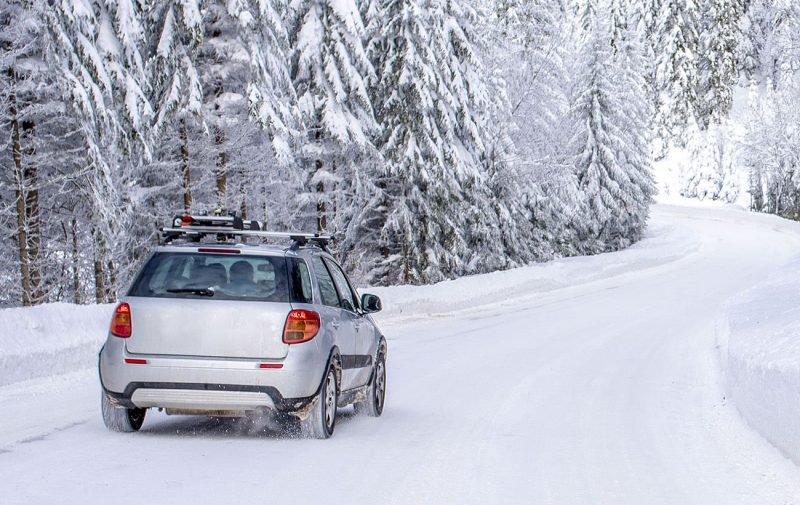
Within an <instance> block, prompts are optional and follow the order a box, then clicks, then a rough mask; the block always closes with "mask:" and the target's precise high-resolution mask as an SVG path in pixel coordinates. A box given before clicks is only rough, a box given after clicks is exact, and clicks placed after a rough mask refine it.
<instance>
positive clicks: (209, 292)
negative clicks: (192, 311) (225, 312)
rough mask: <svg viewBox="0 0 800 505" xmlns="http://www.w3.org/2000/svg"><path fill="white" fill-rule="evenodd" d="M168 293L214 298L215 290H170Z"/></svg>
mask: <svg viewBox="0 0 800 505" xmlns="http://www.w3.org/2000/svg"><path fill="white" fill-rule="evenodd" d="M167 293H191V294H193V295H199V296H214V290H213V289H211V288H180V289H168V290H167Z"/></svg>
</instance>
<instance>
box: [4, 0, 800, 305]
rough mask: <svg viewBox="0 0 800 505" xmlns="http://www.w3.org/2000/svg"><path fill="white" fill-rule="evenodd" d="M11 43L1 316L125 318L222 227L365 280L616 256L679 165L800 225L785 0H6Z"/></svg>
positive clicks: (692, 190)
mask: <svg viewBox="0 0 800 505" xmlns="http://www.w3.org/2000/svg"><path fill="white" fill-rule="evenodd" d="M0 47H2V49H1V50H0V132H2V135H1V136H0V231H1V232H2V238H3V239H2V240H0V306H18V305H35V304H41V303H45V302H56V301H63V302H70V303H78V304H86V303H95V302H96V303H104V302H111V301H114V300H115V299H116V297H117V296H118V295H120V294H121V293H122V292H123V291H124V290H125V289H126V288H127V286H128V284H129V283H130V277H131V275H132V274H133V272H135V271H136V269H137V268H138V266H139V265H140V264H141V261H143V260H144V259H145V258H146V257H147V255H148V254H149V252H150V250H151V249H152V248H153V247H154V246H155V245H156V244H157V243H158V238H159V233H158V227H159V226H163V225H164V224H166V223H167V222H168V220H169V219H170V218H171V217H172V216H174V215H176V214H180V213H184V212H193V213H201V212H204V211H213V210H214V209H217V208H224V209H227V210H228V211H231V212H236V213H238V214H240V215H241V216H244V217H247V218H249V219H258V220H262V221H264V222H266V223H267V226H268V228H270V229H271V230H275V231H286V230H298V231H321V232H325V233H329V234H331V235H332V236H333V237H334V241H333V245H332V252H333V253H334V254H335V255H336V256H337V257H338V258H340V259H341V260H342V262H343V265H344V266H345V268H347V269H348V270H349V272H350V273H351V274H352V275H353V277H354V278H355V279H357V281H358V282H359V283H360V284H361V285H396V284H428V283H435V282H438V281H441V280H445V279H451V278H455V277H460V276H464V275H470V274H476V273H484V272H490V271H495V270H500V269H509V268H513V267H516V266H521V265H525V264H529V263H532V262H540V261H547V260H550V259H553V258H557V257H564V256H574V255H587V254H597V253H602V252H608V251H615V250H619V249H622V248H625V247H628V246H629V245H631V244H633V243H635V242H636V241H638V240H639V239H641V238H642V236H643V233H644V232H645V229H646V223H647V218H648V209H649V207H650V205H651V204H652V202H653V199H654V196H655V191H656V185H655V182H654V178H653V167H654V163H659V162H663V161H664V160H669V159H670V156H671V155H673V154H674V153H675V152H685V153H688V154H687V156H689V159H690V160H691V162H690V163H689V166H690V169H689V170H688V172H687V173H685V174H683V176H682V177H683V181H684V182H685V183H684V185H683V187H682V188H681V192H682V194H684V195H685V196H689V197H695V196H697V197H703V198H711V199H720V200H731V198H730V197H731V195H735V194H738V193H742V192H746V193H748V194H749V195H750V197H751V200H750V201H751V204H750V205H751V208H752V210H755V211H764V212H771V213H775V214H779V215H782V216H784V217H789V218H794V219H800V173H798V172H797V170H796V168H797V167H798V164H800V110H798V107H797V103H800V101H799V100H800V81H798V79H797V77H796V74H797V71H798V70H799V69H800V5H798V4H797V3H795V2H793V1H792V0H640V1H635V0H535V1H531V0H227V1H212V0H163V1H155V0H49V1H45V0H0ZM737 95H747V96H748V99H747V104H746V106H745V107H744V108H745V109H746V111H745V113H744V114H743V115H742V116H741V117H736V118H732V114H731V110H732V107H733V105H734V101H735V98H736V96H737ZM732 132H735V133H736V134H735V135H734V133H732ZM742 173H744V174H746V179H747V184H746V186H744V187H741V186H740V185H737V184H736V182H735V181H736V180H737V177H738V176H737V174H742Z"/></svg>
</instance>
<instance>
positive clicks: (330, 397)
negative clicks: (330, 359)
mask: <svg viewBox="0 0 800 505" xmlns="http://www.w3.org/2000/svg"><path fill="white" fill-rule="evenodd" d="M338 400H339V394H338V389H337V385H336V369H335V368H334V367H333V365H330V366H329V367H328V371H327V373H326V374H325V380H324V382H323V383H322V388H320V392H319V396H318V397H317V399H316V404H315V405H314V408H313V410H312V411H311V415H309V416H308V418H307V419H306V420H305V421H303V427H304V431H305V432H306V433H307V434H308V435H309V436H310V437H313V438H330V436H331V435H333V429H334V427H335V426H336V403H337V402H338Z"/></svg>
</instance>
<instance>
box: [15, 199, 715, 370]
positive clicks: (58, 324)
mask: <svg viewBox="0 0 800 505" xmlns="http://www.w3.org/2000/svg"><path fill="white" fill-rule="evenodd" d="M668 212H669V211H668V210H666V213H668ZM665 221H667V222H668V221H669V220H668V219H664V217H663V216H662V214H661V213H656V215H654V217H653V219H652V221H651V224H650V229H649V231H648V234H647V237H646V238H645V239H644V240H642V241H641V242H639V243H638V244H636V245H634V246H633V247H631V248H629V249H627V250H625V251H621V252H616V253H610V254H601V255H598V256H592V257H577V258H566V259H560V260H556V261H551V262H548V263H541V264H536V265H532V266H528V267H524V268H517V269H514V270H508V271H504V272H494V273H490V274H484V275H476V276H472V277H464V278H461V279H456V280H453V281H446V282H442V283H439V284H435V285H432V286H396V287H390V288H370V289H362V290H361V291H362V292H364V291H369V292H371V293H375V294H377V295H379V296H380V297H381V298H382V299H383V307H384V310H383V312H381V313H379V314H377V317H376V319H377V320H378V323H379V324H381V325H389V324H396V323H401V322H402V321H404V320H407V319H409V318H419V317H428V316H430V315H433V314H443V313H448V312H453V311H457V310H464V309H472V308H475V307H482V306H486V305H492V304H496V303H502V302H503V301H504V300H506V299H509V298H514V299H519V298H520V297H521V296H525V295H535V294H537V293H543V292H547V291H552V290H556V289H560V288H564V287H568V286H574V285H578V284H583V283H586V282H590V281H593V280H598V279H603V278H609V277H614V276H617V275H622V274H625V273H627V272H630V271H636V270H642V269H644V268H649V267H654V266H658V265H661V264H664V263H668V262H671V261H674V260H676V259H679V258H682V257H684V256H686V255H687V254H689V253H691V252H692V251H694V250H697V248H698V247H699V243H700V242H699V239H698V238H697V237H696V236H694V235H691V234H690V232H688V231H686V230H685V229H682V228H681V229H678V228H676V227H674V226H672V225H668V224H666V223H665ZM112 310H113V305H101V306H76V305H68V304H52V305H45V306H41V307H33V308H14V309H0V328H2V329H3V330H2V332H0V386H2V385H5V384H11V383H15V382H20V381H23V380H28V379H33V378H37V377H42V376H49V375H59V374H63V373H67V372H72V371H77V370H83V369H87V368H92V367H94V366H95V365H96V363H97V352H98V351H99V350H100V346H101V345H102V343H103V340H104V339H105V336H106V332H107V328H108V323H109V320H110V317H111V311H112Z"/></svg>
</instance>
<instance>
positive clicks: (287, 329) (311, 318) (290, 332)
mask: <svg viewBox="0 0 800 505" xmlns="http://www.w3.org/2000/svg"><path fill="white" fill-rule="evenodd" d="M319 327H320V320H319V314H317V313H316V312H314V311H313V310H303V309H298V310H293V311H291V312H289V315H288V316H286V325H285V326H284V327H283V341H284V343H286V344H299V343H301V342H308V341H309V340H311V339H312V338H314V337H315V336H317V333H319Z"/></svg>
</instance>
